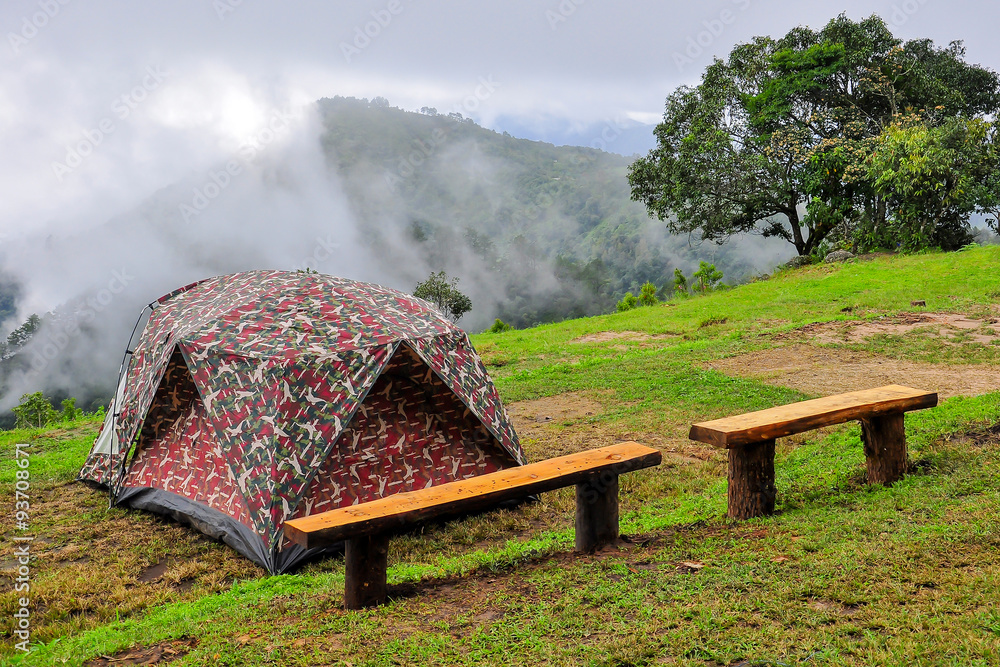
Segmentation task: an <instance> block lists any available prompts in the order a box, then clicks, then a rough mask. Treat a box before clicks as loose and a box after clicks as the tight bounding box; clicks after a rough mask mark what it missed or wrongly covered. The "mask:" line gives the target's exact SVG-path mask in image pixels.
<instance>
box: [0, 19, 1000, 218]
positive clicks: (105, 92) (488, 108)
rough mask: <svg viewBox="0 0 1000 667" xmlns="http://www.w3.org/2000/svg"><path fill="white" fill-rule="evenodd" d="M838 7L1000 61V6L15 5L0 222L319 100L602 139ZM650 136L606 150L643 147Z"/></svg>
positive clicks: (55, 214)
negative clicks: (959, 43) (357, 100)
mask: <svg viewBox="0 0 1000 667" xmlns="http://www.w3.org/2000/svg"><path fill="white" fill-rule="evenodd" d="M840 11H846V12H847V13H848V15H849V16H851V17H852V18H855V19H859V18H862V17H863V16H867V15H869V14H871V13H879V14H880V15H882V16H883V17H884V18H886V20H887V21H888V22H890V24H892V25H893V29H894V31H895V32H896V33H897V34H898V35H899V36H901V37H903V38H911V37H924V36H926V37H931V38H933V39H934V40H935V41H936V42H938V43H940V44H945V43H947V42H949V41H951V40H954V39H962V40H964V41H965V43H966V45H967V47H968V51H969V53H968V58H969V60H970V61H972V62H978V63H981V64H984V65H987V66H989V67H992V68H994V69H996V68H1000V53H998V51H1000V46H998V45H997V40H996V25H997V19H998V18H1000V16H998V14H1000V9H998V6H997V5H996V3H985V2H984V3H975V4H973V3H956V2H944V1H942V0H906V1H898V0H897V1H884V2H883V1H878V2H845V3H842V4H840V5H834V4H832V3H803V2H792V1H790V0H789V1H777V0H775V1H771V2H767V1H765V0H716V1H715V2H700V3H692V2H683V3H681V2H652V1H646V2H629V3H624V2H607V1H601V0H585V1H581V0H576V2H574V0H562V1H561V2H560V1H558V0H549V1H546V0H537V1H531V0H505V1H504V2H434V1H432V0H421V1H412V0H376V1H373V2H346V1H338V2H330V1H324V2H319V1H315V0H302V1H297V2H281V3H279V2H265V1H264V0H214V1H213V0H170V1H169V2H167V1H166V0H159V1H157V0H146V1H143V2H136V1H135V0H4V1H3V3H2V5H0V25H2V27H3V33H4V40H3V44H0V54H2V55H0V141H2V146H3V149H4V150H3V153H4V155H3V158H4V159H3V160H2V161H0V198H2V200H3V213H0V234H4V235H7V236H10V235H17V234H20V233H23V232H25V231H27V230H39V229H43V228H46V227H47V226H48V227H52V226H55V227H58V226H60V225H70V226H73V225H87V224H97V223H98V222H99V221H100V220H102V219H107V218H108V217H111V215H113V214H115V213H116V212H119V211H122V210H126V209H127V208H128V207H130V206H134V205H135V203H137V202H139V201H141V200H143V199H144V198H146V197H148V196H149V194H150V193H151V192H154V191H155V190H157V189H159V188H161V187H164V186H166V185H169V184H170V183H173V182H175V181H177V180H178V179H179V178H182V177H184V176H185V175H189V174H191V173H192V172H197V171H199V170H202V169H205V168H207V167H208V165H211V164H212V163H213V161H217V160H218V159H219V158H220V156H225V155H227V154H232V152H233V151H236V150H238V149H239V147H240V146H241V145H243V144H245V142H246V141H247V138H248V137H252V136H255V134H256V133H258V132H260V131H261V129H262V128H263V127H265V126H266V124H267V123H268V122H269V120H270V119H272V118H273V115H274V114H275V113H276V112H278V111H280V110H287V109H295V108H301V107H303V106H304V105H306V104H308V103H309V102H311V101H313V100H315V99H317V98H319V97H324V96H334V95H353V96H357V97H369V98H370V97H374V96H377V95H381V96H384V97H386V98H388V99H389V101H390V102H391V103H392V104H393V105H395V106H400V107H402V108H406V109H412V110H416V109H419V108H420V107H422V106H433V107H436V108H437V109H438V110H439V111H442V112H443V111H451V110H458V111H460V112H462V113H463V114H464V115H466V116H471V117H473V118H474V119H476V120H477V121H478V122H479V123H480V124H482V125H485V126H487V127H491V128H494V129H497V130H508V131H510V132H511V133H512V134H515V136H527V137H529V138H535V139H543V140H549V141H553V142H557V143H562V142H573V143H580V144H582V145H592V144H594V142H595V141H597V140H598V139H599V138H600V135H601V133H602V132H604V131H605V129H606V128H611V129H610V130H608V131H607V132H606V133H605V136H615V135H618V134H620V133H619V132H618V131H617V129H616V128H620V127H625V126H626V125H627V124H628V123H629V122H630V121H631V122H644V123H655V121H656V119H657V118H658V117H659V115H660V114H661V111H662V106H663V101H664V98H665V97H666V95H667V94H669V93H670V92H671V91H672V90H673V89H674V88H675V87H676V86H678V85H680V84H682V83H691V82H695V81H697V78H698V76H699V74H700V72H701V71H702V69H703V68H704V67H705V66H706V65H707V64H708V63H710V62H711V58H712V56H713V55H725V54H726V53H728V51H729V49H730V48H731V47H732V45H733V44H735V43H737V42H740V41H745V40H747V39H749V38H750V37H752V36H753V35H757V34H772V35H778V34H783V33H784V32H785V31H787V30H788V29H789V28H791V27H793V26H794V25H797V24H806V25H810V26H813V27H820V26H822V24H823V23H825V22H826V21H827V20H829V19H830V18H831V17H832V16H833V15H835V14H836V13H838V12H840ZM123 96H124V97H123ZM102 123H103V125H102ZM102 127H103V128H104V129H105V130H107V129H110V130H111V131H110V132H105V131H102V129H101V128H102ZM639 135H640V136H639V139H636V135H635V133H634V132H633V133H632V134H629V135H628V136H627V139H626V138H622V139H620V140H619V142H618V144H617V145H616V144H615V142H614V141H612V142H610V143H609V144H607V148H608V150H614V151H617V152H621V153H625V154H629V153H631V152H634V151H636V150H640V149H641V150H645V148H648V146H649V145H650V144H651V137H649V134H648V131H647V130H645V129H643V130H642V131H641V132H640V133H639ZM622 137H625V135H622ZM644 137H648V138H647V139H644ZM643 141H646V142H647V143H646V144H643ZM81 142H83V144H84V145H83V146H82V147H81ZM87 144H89V145H87ZM75 148H79V150H78V151H75V152H77V153H82V152H87V153H88V155H82V156H81V155H77V156H74V155H73V153H74V149H75Z"/></svg>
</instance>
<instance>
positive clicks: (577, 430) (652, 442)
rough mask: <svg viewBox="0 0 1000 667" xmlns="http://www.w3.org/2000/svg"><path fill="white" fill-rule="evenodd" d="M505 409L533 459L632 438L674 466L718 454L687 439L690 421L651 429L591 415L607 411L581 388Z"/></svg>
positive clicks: (515, 404) (522, 443) (697, 462)
mask: <svg viewBox="0 0 1000 667" xmlns="http://www.w3.org/2000/svg"><path fill="white" fill-rule="evenodd" d="M507 412H508V414H509V415H510V417H511V420H512V421H513V422H514V428H515V430H516V431H517V434H518V437H519V439H520V441H521V445H522V446H523V447H524V451H525V454H527V456H528V460H529V461H540V460H542V459H548V458H552V457H554V456H562V455H564V454H573V453H575V452H581V451H584V450H586V449H594V448H596V447H604V446H606V445H613V444H615V443H619V442H625V441H628V440H635V441H637V442H641V443H643V444H644V445H648V446H649V447H655V448H657V449H659V450H660V451H662V452H663V453H664V456H665V462H669V463H670V464H672V466H673V467H676V466H684V465H692V464H703V463H704V462H706V461H710V460H712V459H713V458H714V457H716V456H718V453H717V451H716V450H715V449H714V448H712V447H710V446H708V445H703V444H702V443H698V442H694V441H692V440H688V438H687V424H680V425H678V429H677V432H676V433H674V432H670V433H666V432H654V433H650V432H636V431H630V430H622V429H621V428H618V427H614V426H609V425H607V424H603V423H600V422H596V421H593V420H592V419H591V418H592V417H595V416H597V415H600V414H602V413H603V412H604V406H603V405H602V404H601V403H600V402H599V401H598V400H596V398H594V397H592V395H586V394H584V393H582V392H569V393H565V394H557V395H556V396H547V397H545V398H539V399H536V400H533V401H521V402H519V403H511V404H510V405H508V406H507Z"/></svg>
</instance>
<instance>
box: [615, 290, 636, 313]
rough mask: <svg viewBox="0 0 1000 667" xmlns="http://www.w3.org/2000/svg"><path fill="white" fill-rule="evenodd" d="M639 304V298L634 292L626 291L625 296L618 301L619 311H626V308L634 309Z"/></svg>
mask: <svg viewBox="0 0 1000 667" xmlns="http://www.w3.org/2000/svg"><path fill="white" fill-rule="evenodd" d="M638 305H639V299H637V298H636V297H635V295H634V294H632V292H625V296H623V297H622V300H621V301H619V302H618V312H619V313H624V312H625V311H626V310H632V309H633V308H635V307H636V306H638Z"/></svg>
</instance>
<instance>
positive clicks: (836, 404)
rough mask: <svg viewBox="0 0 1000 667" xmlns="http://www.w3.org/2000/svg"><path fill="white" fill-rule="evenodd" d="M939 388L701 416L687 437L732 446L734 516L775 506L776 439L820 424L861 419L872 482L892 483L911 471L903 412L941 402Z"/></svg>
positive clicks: (897, 389)
mask: <svg viewBox="0 0 1000 667" xmlns="http://www.w3.org/2000/svg"><path fill="white" fill-rule="evenodd" d="M937 402H938V397H937V394H936V393H934V392H929V391H921V390H920V389H911V388H910V387H903V386H900V385H895V384H894V385H888V386H885V387H878V388H877V389H866V390H864V391H852V392H850V393H847V394H837V395H836V396H827V397H826V398H817V399H815V400H812V401H802V402H801V403H792V404H791V405H782V406H779V407H776V408H769V409H767V410H760V411H758V412H750V413H747V414H744V415H737V416H735V417H726V418H725V419H716V420H713V421H708V422H702V423H700V424H695V425H693V426H692V427H691V433H690V435H689V436H688V437H690V438H691V439H692V440H697V441H699V442H706V443H708V444H710V445H714V446H716V447H721V448H726V449H728V450H729V517H730V518H733V519H748V518H750V517H755V516H764V515H766V514H771V513H772V512H774V496H775V488H774V439H775V438H780V437H783V436H786V435H792V434H794V433H802V432H803V431H810V430H812V429H815V428H819V427H821V426H830V425H833V424H842V423H844V422H848V421H853V420H856V419H857V420H860V421H861V439H862V441H863V442H864V445H865V458H866V459H867V461H868V481H869V483H871V484H885V485H886V486H888V485H890V484H892V483H893V482H895V481H896V480H897V479H899V478H901V477H902V476H903V473H904V472H905V471H906V432H905V430H904V429H903V413H904V412H907V411H909V410H920V409H922V408H932V407H934V406H935V405H937Z"/></svg>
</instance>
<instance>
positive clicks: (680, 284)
mask: <svg viewBox="0 0 1000 667" xmlns="http://www.w3.org/2000/svg"><path fill="white" fill-rule="evenodd" d="M674 293H675V294H680V295H682V296H687V293H688V281H687V278H685V277H684V274H683V273H682V272H681V270H680V269H674Z"/></svg>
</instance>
